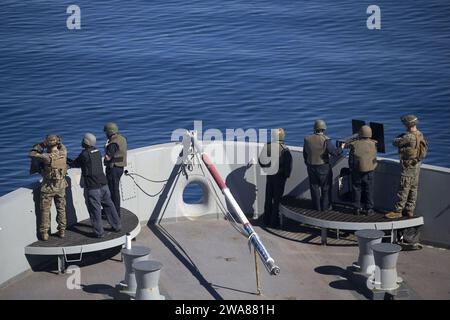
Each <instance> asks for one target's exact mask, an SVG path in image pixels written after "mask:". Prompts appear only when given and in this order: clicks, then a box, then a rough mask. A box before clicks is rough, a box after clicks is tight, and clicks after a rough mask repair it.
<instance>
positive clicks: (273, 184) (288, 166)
mask: <svg viewBox="0 0 450 320" xmlns="http://www.w3.org/2000/svg"><path fill="white" fill-rule="evenodd" d="M280 148H281V152H280V156H279V165H278V171H277V172H276V174H273V175H267V180H266V197H265V200H264V215H263V222H264V225H266V226H272V227H274V228H277V227H278V226H279V223H280V216H279V210H280V209H279V207H280V202H281V198H282V197H283V194H284V187H285V185H286V180H287V178H289V176H290V175H291V171H292V155H291V152H290V151H289V149H288V148H287V147H286V146H285V145H284V144H280ZM268 149H269V150H270V147H269V148H268ZM269 156H270V155H269ZM259 164H260V165H261V167H263V168H267V167H270V163H262V162H261V159H259Z"/></svg>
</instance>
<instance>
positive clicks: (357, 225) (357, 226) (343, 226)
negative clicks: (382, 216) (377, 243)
mask: <svg viewBox="0 0 450 320" xmlns="http://www.w3.org/2000/svg"><path fill="white" fill-rule="evenodd" d="M280 214H281V215H282V216H285V217H287V218H289V219H292V220H295V221H297V222H300V223H304V224H308V225H311V226H316V227H321V228H329V229H340V230H362V229H377V230H392V229H403V228H410V227H416V226H420V225H423V217H417V218H413V219H408V220H399V221H386V222H345V221H330V220H323V219H317V218H312V217H308V216H305V215H302V214H300V213H296V212H294V211H292V210H290V209H288V208H286V207H285V206H283V205H280Z"/></svg>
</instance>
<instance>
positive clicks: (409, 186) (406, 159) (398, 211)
mask: <svg viewBox="0 0 450 320" xmlns="http://www.w3.org/2000/svg"><path fill="white" fill-rule="evenodd" d="M401 120H402V122H403V124H404V125H405V127H406V129H407V132H406V133H404V134H402V135H400V136H398V137H397V138H396V139H394V142H393V144H394V146H395V147H397V148H398V150H399V154H400V166H401V173H400V186H399V190H398V193H397V203H396V204H395V206H394V210H393V211H391V212H389V213H387V214H386V215H385V217H386V218H388V219H396V218H400V217H401V216H402V213H403V209H405V211H406V214H407V215H408V216H409V217H412V216H414V209H415V207H416V200H417V191H418V187H419V175H420V165H421V164H422V160H423V158H424V157H425V156H426V152H427V149H428V143H427V141H426V139H425V138H424V136H423V134H422V133H421V132H420V131H419V130H417V127H416V125H417V122H418V120H417V117H416V116H414V115H407V116H404V117H402V118H401Z"/></svg>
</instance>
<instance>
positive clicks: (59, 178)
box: [29, 135, 67, 241]
mask: <svg viewBox="0 0 450 320" xmlns="http://www.w3.org/2000/svg"><path fill="white" fill-rule="evenodd" d="M44 148H45V149H46V152H44ZM29 155H30V157H31V159H32V162H34V163H35V164H36V163H38V164H39V165H38V172H39V173H40V174H41V175H42V178H43V180H42V185H41V203H40V209H41V224H40V226H39V233H40V235H41V239H42V240H44V241H47V240H48V231H49V229H50V208H51V206H52V201H53V200H54V201H55V205H56V211H57V215H56V222H57V223H58V236H59V237H60V238H64V236H65V230H66V226H67V219H66V188H67V181H66V179H65V177H66V174H67V150H66V147H65V146H64V145H63V144H62V143H61V141H60V138H59V137H58V136H56V135H48V136H47V137H46V139H45V141H44V142H43V143H39V144H36V145H34V146H33V148H32V150H31V152H30V154H29ZM35 168H36V167H35ZM35 172H36V171H35ZM31 173H33V172H31Z"/></svg>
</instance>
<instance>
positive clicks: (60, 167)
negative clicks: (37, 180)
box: [42, 150, 67, 180]
mask: <svg viewBox="0 0 450 320" xmlns="http://www.w3.org/2000/svg"><path fill="white" fill-rule="evenodd" d="M49 157H50V164H48V165H45V166H44V170H43V173H42V176H43V177H44V179H46V180H62V179H64V178H65V176H66V175H67V154H66V152H65V151H60V150H58V151H56V152H52V153H50V154H49Z"/></svg>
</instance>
